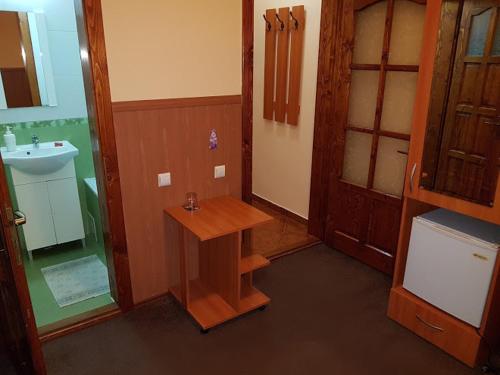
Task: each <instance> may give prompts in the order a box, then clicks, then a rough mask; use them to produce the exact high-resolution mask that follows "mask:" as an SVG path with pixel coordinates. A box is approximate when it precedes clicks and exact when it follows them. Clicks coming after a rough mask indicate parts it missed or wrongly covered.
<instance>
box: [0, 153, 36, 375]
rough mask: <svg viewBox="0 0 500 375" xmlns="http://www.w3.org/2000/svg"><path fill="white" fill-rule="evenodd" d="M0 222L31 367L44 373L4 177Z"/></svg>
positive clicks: (0, 182)
mask: <svg viewBox="0 0 500 375" xmlns="http://www.w3.org/2000/svg"><path fill="white" fill-rule="evenodd" d="M0 176H5V168H4V165H3V163H0ZM0 202H2V207H1V209H0V222H1V225H2V228H1V230H3V232H4V235H5V247H6V250H7V254H8V255H9V260H10V267H11V269H12V276H13V278H14V284H15V286H16V292H17V297H18V300H19V306H20V308H21V317H22V320H23V321H24V326H25V329H26V334H27V339H28V343H29V345H30V348H31V358H32V361H33V368H34V370H35V373H36V374H37V375H44V374H46V369H45V362H44V359H43V353H42V346H41V342H40V338H39V337H38V330H37V327H36V321H35V315H34V313H33V307H32V305H31V297H30V292H29V289H28V281H27V279H26V274H25V273H24V264H23V263H22V261H21V257H22V255H21V248H20V244H19V239H18V237H17V232H16V231H17V229H16V226H15V225H14V222H13V219H14V218H13V216H12V214H13V207H12V203H11V199H10V193H9V187H8V185H7V180H6V178H5V177H4V178H0Z"/></svg>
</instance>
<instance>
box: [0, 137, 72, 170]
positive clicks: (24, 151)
mask: <svg viewBox="0 0 500 375" xmlns="http://www.w3.org/2000/svg"><path fill="white" fill-rule="evenodd" d="M59 144H62V146H59ZM1 153H2V159H3V162H4V164H6V165H10V166H11V167H13V168H16V169H18V170H20V171H22V172H24V173H29V174H48V173H52V172H55V171H57V170H58V169H61V168H62V167H64V166H65V165H66V163H67V162H69V161H70V160H71V159H73V158H74V157H75V156H77V155H78V149H77V148H76V147H75V146H73V145H72V144H71V143H69V142H68V141H57V142H44V143H40V144H39V147H38V148H35V147H33V145H32V144H29V145H20V146H17V149H16V151H10V152H9V151H7V149H6V148H5V147H2V148H1Z"/></svg>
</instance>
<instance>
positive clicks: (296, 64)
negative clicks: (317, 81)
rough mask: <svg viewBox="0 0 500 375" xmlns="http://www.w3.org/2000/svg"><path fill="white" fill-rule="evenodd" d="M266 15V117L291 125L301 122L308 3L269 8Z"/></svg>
mask: <svg viewBox="0 0 500 375" xmlns="http://www.w3.org/2000/svg"><path fill="white" fill-rule="evenodd" d="M263 17H264V20H265V21H266V22H265V28H266V32H265V35H266V40H265V59H264V118H265V119H267V120H275V121H277V122H282V123H284V122H285V120H286V123H287V124H290V125H297V124H298V120H299V112H300V104H299V99H300V77H301V73H302V51H303V47H304V28H305V11H304V6H303V5H298V6H294V7H292V10H291V11H290V8H289V7H285V8H279V9H278V11H276V9H267V10H266V14H265V15H264V16H263ZM289 50H290V52H289ZM287 89H288V90H287ZM287 93H288V95H287ZM287 99H288V102H287Z"/></svg>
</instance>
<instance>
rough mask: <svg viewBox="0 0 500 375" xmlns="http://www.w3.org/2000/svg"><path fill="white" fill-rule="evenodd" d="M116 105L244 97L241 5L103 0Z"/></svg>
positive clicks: (225, 0)
mask: <svg viewBox="0 0 500 375" xmlns="http://www.w3.org/2000/svg"><path fill="white" fill-rule="evenodd" d="M102 8H103V18H104V31H105V38H106V51H107V57H108V66H109V75H110V84H111V96H112V100H113V101H127V100H146V99H166V98H185V97H198V96H215V95H235V94H237V95H239V94H241V39H242V37H241V36H242V30H241V19H242V14H241V12H242V10H241V0H217V1H207V0H187V1H186V0H184V1H179V0H148V1H137V0H120V1H116V0H102Z"/></svg>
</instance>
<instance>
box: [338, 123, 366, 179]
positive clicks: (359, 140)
mask: <svg viewBox="0 0 500 375" xmlns="http://www.w3.org/2000/svg"><path fill="white" fill-rule="evenodd" d="M372 138H373V136H372V135H371V134H366V133H360V132H356V131H347V134H346V142H345V154H344V169H343V175H342V178H343V179H344V180H345V181H346V182H350V183H352V184H354V185H359V186H363V187H366V185H367V183H368V171H369V169H370V152H371V147H372Z"/></svg>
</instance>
